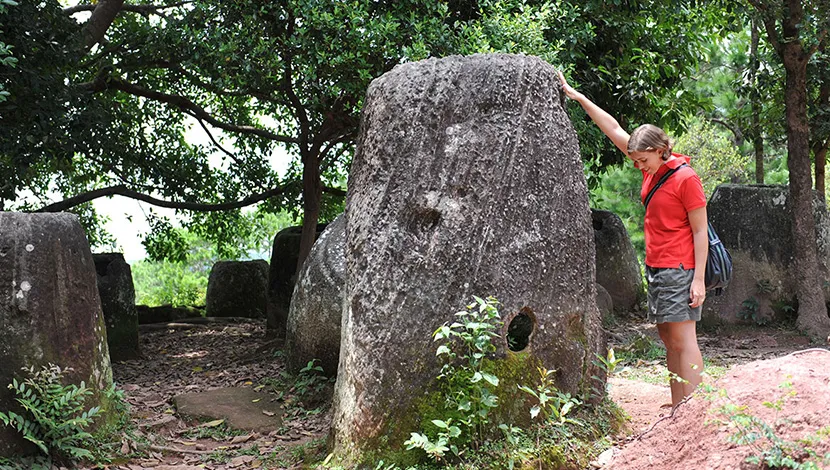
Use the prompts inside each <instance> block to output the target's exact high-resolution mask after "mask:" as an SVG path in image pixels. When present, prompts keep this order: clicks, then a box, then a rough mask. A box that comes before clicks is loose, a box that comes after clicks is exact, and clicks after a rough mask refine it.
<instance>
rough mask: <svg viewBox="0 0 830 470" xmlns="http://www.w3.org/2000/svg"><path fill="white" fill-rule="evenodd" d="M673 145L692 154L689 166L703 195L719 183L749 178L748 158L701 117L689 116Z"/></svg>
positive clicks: (707, 195) (740, 181) (677, 149)
mask: <svg viewBox="0 0 830 470" xmlns="http://www.w3.org/2000/svg"><path fill="white" fill-rule="evenodd" d="M674 149H675V151H676V152H679V153H682V154H684V155H688V156H689V157H692V163H691V165H692V168H694V170H695V172H696V173H697V174H698V176H700V179H701V181H702V182H703V190H704V192H705V193H706V197H707V198H709V197H711V196H712V193H713V192H714V191H715V187H717V186H718V185H719V184H721V183H733V184H738V183H749V182H750V178H749V170H748V167H749V165H750V164H751V160H750V158H749V157H748V156H746V155H742V154H741V153H740V152H739V149H738V148H737V147H736V146H735V145H734V143H732V142H731V141H730V140H729V139H727V138H726V137H725V136H724V134H723V133H722V132H718V130H717V129H715V127H714V126H713V125H711V124H709V123H707V122H705V121H702V120H700V119H693V120H692V121H691V124H690V125H689V127H688V128H687V129H686V132H685V133H684V134H682V135H681V136H679V137H678V138H677V141H676V142H675V145H674Z"/></svg>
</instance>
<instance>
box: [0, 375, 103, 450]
mask: <svg viewBox="0 0 830 470" xmlns="http://www.w3.org/2000/svg"><path fill="white" fill-rule="evenodd" d="M23 370H24V371H26V372H27V373H28V375H29V377H28V378H26V379H24V380H23V381H22V382H18V381H17V379H14V380H13V382H12V383H11V384H10V385H9V389H11V390H13V391H14V393H15V395H17V398H15V400H16V401H17V402H18V403H19V404H20V406H21V407H23V409H24V410H25V411H26V414H27V416H24V415H20V414H17V413H15V412H13V411H8V412H6V413H3V412H0V421H2V422H3V423H4V424H5V425H7V426H12V427H14V428H15V429H17V431H18V432H20V433H21V434H22V435H23V438H24V439H26V440H27V441H29V442H32V443H33V444H35V445H36V446H37V447H38V449H40V450H41V451H42V452H43V453H44V454H46V455H47V456H50V457H53V458H55V459H56V460H58V461H60V462H71V461H74V460H78V459H84V458H91V457H92V453H91V452H90V451H89V449H91V448H93V444H92V435H91V434H90V433H89V432H87V431H85V428H86V427H88V426H89V425H90V424H92V420H93V418H94V417H96V416H97V415H98V413H99V411H100V410H99V408H98V407H92V408H90V409H88V410H86V411H84V406H83V405H84V401H85V400H86V398H87V397H88V396H91V395H92V391H91V390H89V389H88V388H86V385H85V384H84V382H81V385H80V386H77V385H75V384H69V385H63V384H62V379H63V376H64V374H65V373H66V372H67V371H69V370H71V369H61V368H60V367H58V366H56V365H54V364H50V365H48V366H43V368H42V369H41V370H38V371H35V368H34V366H32V367H31V368H29V369H26V368H24V369H23Z"/></svg>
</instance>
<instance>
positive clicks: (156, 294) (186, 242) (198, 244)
mask: <svg viewBox="0 0 830 470" xmlns="http://www.w3.org/2000/svg"><path fill="white" fill-rule="evenodd" d="M243 217H244V218H245V220H246V222H245V224H246V226H247V228H246V229H244V230H240V231H239V232H237V233H236V236H235V237H234V243H235V244H234V245H232V246H231V245H222V246H223V247H224V256H223V254H222V253H220V252H219V247H217V246H216V245H215V244H213V243H211V242H210V241H208V240H207V239H206V238H205V237H204V236H202V235H200V234H199V233H201V231H202V230H204V228H203V229H202V230H200V231H199V233H197V232H194V231H190V230H186V229H182V228H177V227H174V226H173V225H172V224H171V223H170V221H169V220H166V219H161V218H155V217H153V218H152V219H151V220H154V221H156V222H155V223H159V224H163V225H164V226H165V228H164V230H163V231H162V230H156V231H154V232H153V234H152V235H151V236H150V237H149V238H148V240H149V241H150V242H148V243H147V244H145V247H147V251H148V254H149V255H150V258H151V259H150V260H143V261H139V262H136V263H133V264H132V266H131V268H132V273H133V281H134V284H135V291H136V304H138V305H148V306H160V305H172V306H174V307H183V306H197V305H205V294H206V292H207V283H208V276H209V274H210V270H211V268H212V267H213V265H214V264H215V263H216V261H218V260H220V259H240V258H248V257H251V258H262V257H265V258H267V257H269V256H270V252H271V248H272V243H273V238H274V235H275V234H276V233H277V232H279V231H280V230H282V229H283V228H285V227H288V226H289V225H290V224H291V220H290V217H289V216H288V215H287V214H268V213H260V212H252V213H249V214H243ZM161 234H163V236H164V237H166V238H167V241H161V240H158V239H157V236H160V235H161ZM242 235H247V236H246V238H240V237H241V236H242ZM170 241H173V244H175V245H176V246H177V248H176V251H175V253H177V254H176V255H175V257H174V258H175V260H173V261H170V260H161V261H153V260H152V258H153V254H154V253H153V252H151V250H154V249H155V247H156V245H155V243H159V244H164V243H168V249H166V253H167V255H168V257H170V255H172V254H173V252H172V251H169V246H170V245H169V243H170ZM155 254H160V253H155Z"/></svg>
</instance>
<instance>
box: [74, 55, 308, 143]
mask: <svg viewBox="0 0 830 470" xmlns="http://www.w3.org/2000/svg"><path fill="white" fill-rule="evenodd" d="M102 72H103V73H101V74H99V75H98V76H97V77H96V78H95V80H94V81H92V82H87V83H82V84H80V85H78V86H79V87H80V88H82V89H85V90H87V91H89V92H90V93H97V92H101V91H105V90H119V91H123V92H124V93H129V94H131V95H134V96H141V97H143V98H147V99H151V100H154V101H159V102H162V103H167V104H169V105H172V106H175V107H177V108H179V109H181V110H182V111H187V112H188V114H191V115H192V116H193V117H195V118H197V119H201V120H204V121H206V122H209V123H210V124H211V125H213V126H214V127H218V128H220V129H224V130H226V131H229V132H239V133H243V134H252V135H256V136H259V137H262V138H265V139H269V140H274V141H277V142H284V143H289V144H296V143H298V140H297V139H296V138H294V137H287V136H284V135H278V134H274V133H273V132H270V131H267V130H265V129H259V128H257V127H253V126H238V125H235V124H228V123H224V122H221V121H219V120H218V119H216V118H215V117H213V116H212V115H211V114H210V113H208V112H207V110H205V109H204V108H202V107H201V106H199V105H198V104H196V103H194V102H193V101H191V100H190V99H188V98H186V97H184V96H179V95H171V94H167V93H161V92H158V91H155V90H148V89H146V88H144V87H141V86H138V85H134V84H132V83H127V82H124V81H121V80H118V79H116V78H108V77H107V76H106V70H104V71H102Z"/></svg>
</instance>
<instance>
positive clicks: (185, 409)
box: [173, 387, 282, 433]
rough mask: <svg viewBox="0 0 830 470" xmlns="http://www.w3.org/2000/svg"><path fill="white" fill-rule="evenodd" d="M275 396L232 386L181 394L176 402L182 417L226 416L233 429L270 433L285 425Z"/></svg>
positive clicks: (174, 402) (201, 418)
mask: <svg viewBox="0 0 830 470" xmlns="http://www.w3.org/2000/svg"><path fill="white" fill-rule="evenodd" d="M272 398H273V397H272V395H270V394H268V393H266V392H262V393H258V392H255V391H254V390H253V389H250V388H247V387H229V388H218V389H215V390H208V391H206V392H197V393H185V394H182V395H178V396H176V397H174V398H173V404H174V405H175V406H176V411H177V412H178V414H179V416H181V417H182V418H183V419H194V420H198V421H211V420H216V419H224V420H225V423H226V424H227V425H228V426H229V427H231V428H233V429H239V430H243V431H253V432H259V433H268V432H271V431H275V430H277V429H279V428H280V427H281V426H282V410H281V408H280V405H279V403H277V402H275V401H272Z"/></svg>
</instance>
